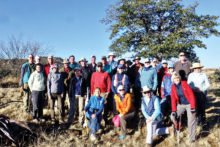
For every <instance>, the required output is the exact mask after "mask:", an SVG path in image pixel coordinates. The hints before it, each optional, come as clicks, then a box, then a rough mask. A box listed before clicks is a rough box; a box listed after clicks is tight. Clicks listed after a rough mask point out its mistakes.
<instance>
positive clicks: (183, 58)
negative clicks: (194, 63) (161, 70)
mask: <svg viewBox="0 0 220 147" xmlns="http://www.w3.org/2000/svg"><path fill="white" fill-rule="evenodd" d="M179 59H180V61H185V60H186V56H185V54H184V53H180V55H179Z"/></svg>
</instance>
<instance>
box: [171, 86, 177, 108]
mask: <svg viewBox="0 0 220 147" xmlns="http://www.w3.org/2000/svg"><path fill="white" fill-rule="evenodd" d="M175 88H176V87H175V86H174V85H172V87H171V106H172V112H175V111H176V93H175Z"/></svg>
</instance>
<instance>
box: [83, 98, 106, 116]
mask: <svg viewBox="0 0 220 147" xmlns="http://www.w3.org/2000/svg"><path fill="white" fill-rule="evenodd" d="M104 102H105V99H104V98H103V97H98V98H97V96H95V95H94V96H92V97H90V99H89V102H88V104H87V105H86V106H85V109H84V110H85V111H90V112H93V111H94V110H95V109H96V110H98V111H97V112H95V113H96V115H97V116H98V115H101V114H102V111H103V108H104ZM87 114H88V113H87Z"/></svg>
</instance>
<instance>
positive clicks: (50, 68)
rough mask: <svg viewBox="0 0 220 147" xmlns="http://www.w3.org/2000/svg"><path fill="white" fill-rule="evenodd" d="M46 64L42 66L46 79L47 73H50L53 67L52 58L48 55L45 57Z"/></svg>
mask: <svg viewBox="0 0 220 147" xmlns="http://www.w3.org/2000/svg"><path fill="white" fill-rule="evenodd" d="M47 61H48V64H46V65H45V66H44V69H45V73H46V76H47V77H48V75H49V73H50V72H52V66H53V65H54V61H53V56H52V55H49V56H48V57H47Z"/></svg>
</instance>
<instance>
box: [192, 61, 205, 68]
mask: <svg viewBox="0 0 220 147" xmlns="http://www.w3.org/2000/svg"><path fill="white" fill-rule="evenodd" d="M203 67H204V66H202V65H201V64H200V63H199V62H196V63H193V66H192V67H190V69H195V68H203Z"/></svg>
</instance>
